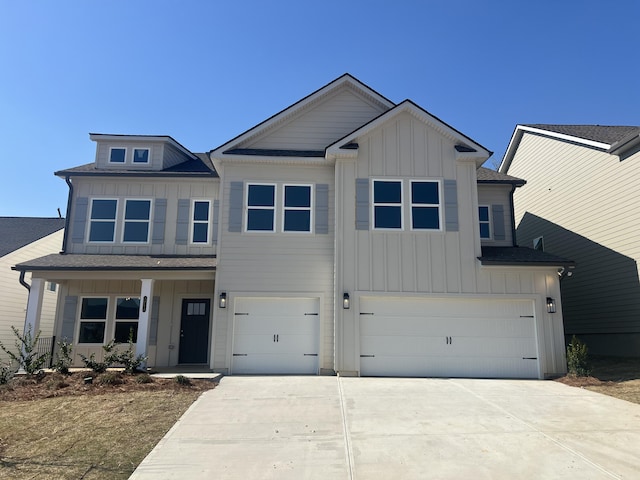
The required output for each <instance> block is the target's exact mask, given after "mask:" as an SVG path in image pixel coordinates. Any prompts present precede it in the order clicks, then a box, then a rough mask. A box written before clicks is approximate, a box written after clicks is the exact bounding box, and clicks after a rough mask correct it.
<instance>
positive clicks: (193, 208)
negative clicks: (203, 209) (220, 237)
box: [189, 198, 213, 245]
mask: <svg viewBox="0 0 640 480" xmlns="http://www.w3.org/2000/svg"><path fill="white" fill-rule="evenodd" d="M196 202H207V203H208V204H209V209H208V211H209V215H208V217H207V218H208V220H207V221H206V222H205V221H204V220H195V219H194V218H193V217H194V216H195V214H196ZM212 207H213V201H212V200H211V199H209V198H193V199H192V200H191V210H190V211H189V243H190V244H191V245H211V225H212V223H213V219H212V215H213V208H212ZM196 223H206V224H207V241H206V242H194V241H193V227H194V225H195V224H196Z"/></svg>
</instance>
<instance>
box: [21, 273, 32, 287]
mask: <svg viewBox="0 0 640 480" xmlns="http://www.w3.org/2000/svg"><path fill="white" fill-rule="evenodd" d="M26 273H27V272H26V271H25V270H22V271H21V272H20V280H19V281H20V285H22V286H23V287H24V288H26V289H27V290H28V291H29V292H31V285H29V284H28V283H27V282H25V280H24V275H25V274H26Z"/></svg>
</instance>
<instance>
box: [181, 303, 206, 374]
mask: <svg viewBox="0 0 640 480" xmlns="http://www.w3.org/2000/svg"><path fill="white" fill-rule="evenodd" d="M210 303H211V302H210V301H209V299H206V298H205V299H191V298H188V299H187V298H185V299H184V300H182V317H181V320H180V353H179V355H178V362H179V363H207V353H208V352H209V310H210V308H209V307H210Z"/></svg>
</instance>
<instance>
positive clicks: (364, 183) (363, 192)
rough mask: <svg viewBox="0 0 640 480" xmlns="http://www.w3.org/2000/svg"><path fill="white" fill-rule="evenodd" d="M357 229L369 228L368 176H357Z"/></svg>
mask: <svg viewBox="0 0 640 480" xmlns="http://www.w3.org/2000/svg"><path fill="white" fill-rule="evenodd" d="M356 230H369V179H368V178H356Z"/></svg>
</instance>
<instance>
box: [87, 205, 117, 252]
mask: <svg viewBox="0 0 640 480" xmlns="http://www.w3.org/2000/svg"><path fill="white" fill-rule="evenodd" d="M117 211H118V201H117V200H111V199H98V198H94V199H93V200H92V201H91V216H90V223H89V241H90V242H113V238H114V234H115V229H116V212H117Z"/></svg>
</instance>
